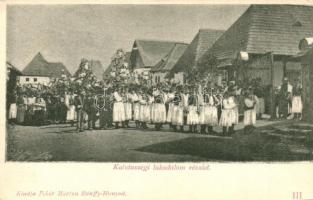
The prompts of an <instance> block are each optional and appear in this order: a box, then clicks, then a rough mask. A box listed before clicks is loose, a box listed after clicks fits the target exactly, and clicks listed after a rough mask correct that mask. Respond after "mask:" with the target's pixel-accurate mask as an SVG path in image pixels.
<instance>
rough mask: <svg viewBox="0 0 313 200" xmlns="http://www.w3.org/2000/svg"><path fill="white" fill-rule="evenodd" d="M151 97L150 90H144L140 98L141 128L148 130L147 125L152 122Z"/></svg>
mask: <svg viewBox="0 0 313 200" xmlns="http://www.w3.org/2000/svg"><path fill="white" fill-rule="evenodd" d="M149 99H150V97H149V95H148V89H147V88H143V90H142V92H141V98H140V111H139V118H140V126H141V128H144V129H147V128H148V126H147V123H148V122H150V121H151V108H150V104H149Z"/></svg>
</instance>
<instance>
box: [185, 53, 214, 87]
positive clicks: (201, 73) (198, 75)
mask: <svg viewBox="0 0 313 200" xmlns="http://www.w3.org/2000/svg"><path fill="white" fill-rule="evenodd" d="M217 63H218V62H217V59H216V57H215V56H214V55H213V54H210V53H209V54H205V55H204V56H203V57H202V58H201V59H200V60H199V61H198V62H197V63H196V65H195V66H193V67H192V68H191V69H189V71H188V72H187V73H186V79H187V82H188V83H190V84H197V83H200V82H202V81H203V80H204V81H206V82H207V83H208V82H216V80H215V78H216V74H217V69H216V66H217Z"/></svg>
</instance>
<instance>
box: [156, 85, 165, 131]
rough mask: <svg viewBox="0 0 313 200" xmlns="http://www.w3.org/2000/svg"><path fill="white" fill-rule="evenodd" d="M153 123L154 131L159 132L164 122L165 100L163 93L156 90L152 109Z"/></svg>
mask: <svg viewBox="0 0 313 200" xmlns="http://www.w3.org/2000/svg"><path fill="white" fill-rule="evenodd" d="M153 109H154V110H153V115H154V119H153V123H154V124H155V129H156V130H160V129H161V127H162V124H163V123H165V122H166V108H165V98H164V93H162V92H161V91H159V90H157V91H155V92H154V107H153Z"/></svg>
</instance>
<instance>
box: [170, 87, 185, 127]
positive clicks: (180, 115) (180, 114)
mask: <svg viewBox="0 0 313 200" xmlns="http://www.w3.org/2000/svg"><path fill="white" fill-rule="evenodd" d="M181 90H182V88H181V87H177V90H176V93H175V96H174V99H173V114H172V121H171V123H172V124H173V126H174V130H175V131H177V127H178V126H179V127H180V131H181V132H183V131H184V106H183V103H182V92H181Z"/></svg>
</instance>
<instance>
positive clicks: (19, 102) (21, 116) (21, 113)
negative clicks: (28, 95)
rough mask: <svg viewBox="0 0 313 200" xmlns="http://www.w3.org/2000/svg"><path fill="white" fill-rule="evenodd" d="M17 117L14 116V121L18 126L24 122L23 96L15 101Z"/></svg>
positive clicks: (24, 106)
mask: <svg viewBox="0 0 313 200" xmlns="http://www.w3.org/2000/svg"><path fill="white" fill-rule="evenodd" d="M16 104H17V116H16V121H17V123H19V124H23V123H24V121H25V114H26V104H25V102H24V97H23V95H21V94H20V95H18V97H17V100H16Z"/></svg>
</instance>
